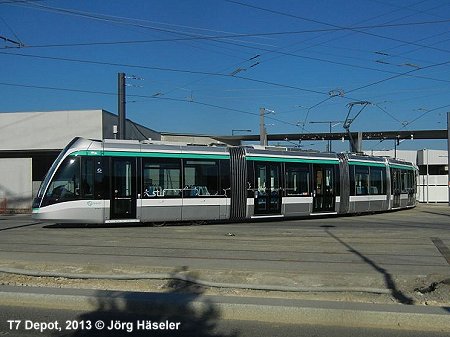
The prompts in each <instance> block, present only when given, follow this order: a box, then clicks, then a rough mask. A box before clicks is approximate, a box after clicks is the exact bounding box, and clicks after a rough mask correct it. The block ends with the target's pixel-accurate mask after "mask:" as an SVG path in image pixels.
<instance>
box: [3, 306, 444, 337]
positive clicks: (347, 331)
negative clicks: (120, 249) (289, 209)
mask: <svg viewBox="0 0 450 337" xmlns="http://www.w3.org/2000/svg"><path fill="white" fill-rule="evenodd" d="M166 320H168V321H169V324H170V322H172V323H174V325H173V326H172V327H173V328H174V329H173V330H165V331H161V330H160V331H156V330H142V327H143V325H142V322H144V321H145V322H147V321H152V322H158V323H159V322H163V323H165V322H166ZM99 321H101V322H103V323H104V324H105V325H104V327H103V328H102V329H100V328H99V325H98V324H99V323H98V322H99ZM139 322H141V326H140V328H141V329H140V330H139V329H138V328H139V326H138V323H139ZM176 323H180V324H179V325H178V329H176V327H177V326H176V325H175V324H176ZM144 326H145V325H144ZM166 326H167V327H168V328H170V325H166ZM76 327H77V329H76ZM109 327H111V329H110V328H109ZM0 335H1V336H30V337H34V336H40V337H47V336H48V337H56V336H67V337H68V336H73V337H75V336H179V337H192V336H196V337H209V336H211V337H212V336H218V337H255V336H258V337H277V336H280V337H281V336H283V337H290V336H292V337H352V336H355V337H356V336H357V337H360V336H365V337H386V336H390V337H422V336H424V332H423V331H408V330H386V329H374V328H354V327H340V326H318V325H299V324H295V323H294V322H293V324H279V323H264V322H258V321H239V320H218V319H216V318H215V317H214V315H213V314H207V315H205V316H203V317H198V316H194V317H193V316H189V313H186V314H185V315H182V316H176V317H174V316H170V315H168V317H162V316H160V315H155V313H153V314H147V313H145V312H144V313H142V312H140V313H139V314H137V313H135V312H131V311H129V312H125V311H116V310H108V308H105V309H104V310H97V311H92V312H83V311H72V310H63V309H42V308H39V309H36V308H30V307H27V308H24V307H5V306H0ZM426 336H428V337H444V336H448V332H445V333H444V332H426Z"/></svg>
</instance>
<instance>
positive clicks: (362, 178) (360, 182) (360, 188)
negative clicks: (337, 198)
mask: <svg viewBox="0 0 450 337" xmlns="http://www.w3.org/2000/svg"><path fill="white" fill-rule="evenodd" d="M355 192H356V194H355V195H367V194H369V167H368V166H355Z"/></svg>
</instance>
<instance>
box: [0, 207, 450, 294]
mask: <svg viewBox="0 0 450 337" xmlns="http://www.w3.org/2000/svg"><path fill="white" fill-rule="evenodd" d="M449 220H450V208H448V207H441V206H438V207H426V206H419V207H418V208H416V209H412V210H407V211H400V212H392V213H382V214H374V215H363V216H352V217H335V218H309V219H300V220H288V221H273V222H257V223H238V224H211V225H204V226H167V227H109V228H104V227H101V228H98V227H84V226H81V227H73V226H70V225H69V226H66V225H55V224H45V223H44V224H35V223H34V221H33V220H31V219H30V218H29V217H27V216H15V217H8V216H3V217H0V234H1V235H0V263H1V264H3V265H4V266H7V265H11V266H12V265H14V266H19V267H20V266H23V265H26V266H28V267H29V266H30V265H31V266H33V265H34V266H36V267H37V268H39V267H45V266H48V265H52V266H53V267H54V268H53V269H57V268H56V267H58V266H60V267H61V268H62V269H64V268H63V267H62V266H65V270H66V271H69V270H79V271H80V272H81V271H83V270H86V269H87V266H89V268H90V269H91V270H92V271H99V272H105V271H108V270H109V271H110V270H112V269H114V268H116V269H117V271H118V272H123V273H126V272H129V271H131V272H134V271H143V270H149V269H150V270H157V269H158V268H159V269H164V270H178V269H179V268H181V267H184V268H185V269H186V268H187V269H189V270H199V271H200V270H209V271H230V270H232V271H233V272H235V273H237V272H239V271H241V272H244V273H249V272H252V273H254V274H256V273H258V272H264V273H274V274H278V275H279V274H289V273H290V274H294V275H295V274H299V273H300V272H301V273H302V274H304V275H305V274H314V273H316V274H320V273H325V274H330V273H334V274H344V273H349V274H352V275H356V276H357V275H361V276H362V275H369V276H372V277H374V278H378V279H381V280H383V279H384V276H385V275H383V272H384V273H389V274H390V275H427V274H443V275H448V274H449V267H450V266H449V262H448V261H447V260H446V259H445V256H444V255H445V254H443V253H442V252H440V251H439V250H438V249H437V247H436V241H433V240H434V239H438V240H439V242H441V243H442V244H443V245H444V246H446V247H450V225H449ZM448 258H450V257H448ZM70 266H73V268H69V267H70ZM300 281H301V280H295V278H294V279H293V280H292V282H290V284H291V285H293V284H295V282H297V283H298V282H300Z"/></svg>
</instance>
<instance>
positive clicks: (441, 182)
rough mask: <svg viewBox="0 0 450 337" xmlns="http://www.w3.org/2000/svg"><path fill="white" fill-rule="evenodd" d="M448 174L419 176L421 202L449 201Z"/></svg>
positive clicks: (419, 198)
mask: <svg viewBox="0 0 450 337" xmlns="http://www.w3.org/2000/svg"><path fill="white" fill-rule="evenodd" d="M447 180H448V177H447V175H439V176H436V175H429V176H428V177H427V176H426V175H421V176H419V181H418V185H419V186H418V194H419V197H418V200H419V202H448V186H447Z"/></svg>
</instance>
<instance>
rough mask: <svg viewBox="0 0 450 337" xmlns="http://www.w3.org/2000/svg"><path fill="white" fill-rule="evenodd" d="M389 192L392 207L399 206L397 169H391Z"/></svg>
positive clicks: (399, 182)
mask: <svg viewBox="0 0 450 337" xmlns="http://www.w3.org/2000/svg"><path fill="white" fill-rule="evenodd" d="M391 181H392V185H391V193H392V195H393V200H392V208H398V207H400V191H401V187H400V184H401V181H400V171H399V170H397V169H391Z"/></svg>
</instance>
